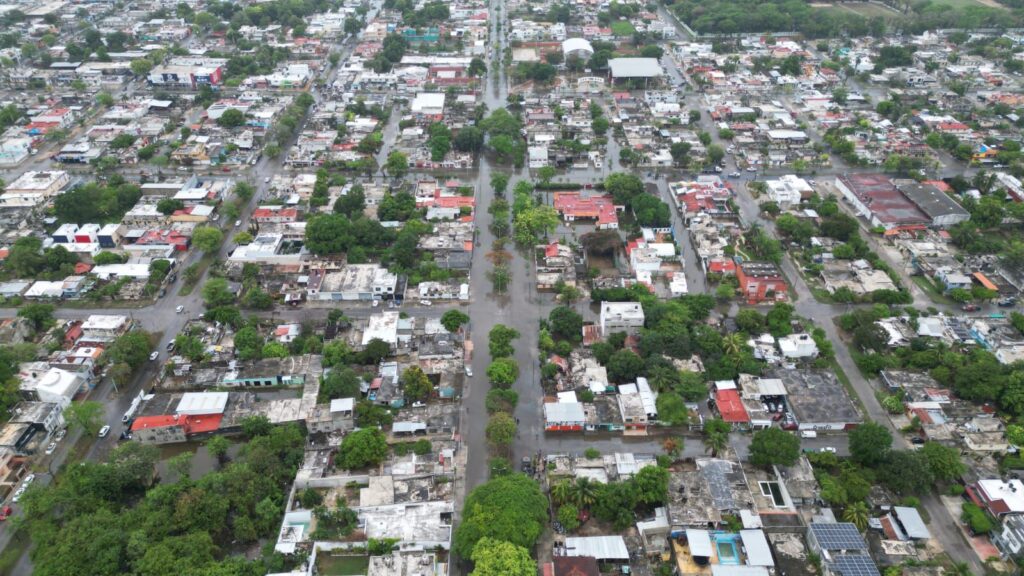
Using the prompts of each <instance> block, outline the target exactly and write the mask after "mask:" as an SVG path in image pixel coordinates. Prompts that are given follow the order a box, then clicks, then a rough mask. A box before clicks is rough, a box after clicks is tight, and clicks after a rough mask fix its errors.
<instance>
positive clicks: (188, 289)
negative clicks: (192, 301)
mask: <svg viewBox="0 0 1024 576" xmlns="http://www.w3.org/2000/svg"><path fill="white" fill-rule="evenodd" d="M216 259H217V255H216V254H204V255H203V257H202V258H200V259H199V262H197V263H196V264H198V266H197V267H196V278H202V277H203V272H206V269H207V268H209V267H210V264H213V262H214V261H215V260H216ZM197 283H198V281H197ZM195 288H196V284H189V282H188V281H187V280H184V279H183V280H182V282H181V289H180V290H178V296H188V295H189V294H191V293H192V291H193V290H195Z"/></svg>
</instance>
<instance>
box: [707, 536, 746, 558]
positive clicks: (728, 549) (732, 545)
mask: <svg viewBox="0 0 1024 576" xmlns="http://www.w3.org/2000/svg"><path fill="white" fill-rule="evenodd" d="M711 538H712V540H714V542H715V550H716V551H717V552H718V563H719V564H726V565H737V564H740V551H739V547H738V546H737V545H736V541H737V540H738V539H739V536H738V535H737V534H729V533H728V532H715V533H714V534H712V536H711Z"/></svg>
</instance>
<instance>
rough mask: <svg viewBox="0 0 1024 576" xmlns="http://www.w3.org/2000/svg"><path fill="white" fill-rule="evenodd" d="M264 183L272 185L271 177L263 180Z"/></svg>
mask: <svg viewBox="0 0 1024 576" xmlns="http://www.w3.org/2000/svg"><path fill="white" fill-rule="evenodd" d="M263 183H264V184H270V176H267V177H266V178H264V179H263Z"/></svg>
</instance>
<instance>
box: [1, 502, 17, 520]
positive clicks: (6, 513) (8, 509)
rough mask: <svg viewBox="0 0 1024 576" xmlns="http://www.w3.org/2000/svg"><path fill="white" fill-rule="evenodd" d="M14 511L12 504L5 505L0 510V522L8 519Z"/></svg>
mask: <svg viewBox="0 0 1024 576" xmlns="http://www.w3.org/2000/svg"><path fill="white" fill-rule="evenodd" d="M12 512H14V511H13V510H11V507H10V506H4V507H3V509H2V510H0V522H2V521H4V520H7V518H8V517H9V516H10V515H11V513H12Z"/></svg>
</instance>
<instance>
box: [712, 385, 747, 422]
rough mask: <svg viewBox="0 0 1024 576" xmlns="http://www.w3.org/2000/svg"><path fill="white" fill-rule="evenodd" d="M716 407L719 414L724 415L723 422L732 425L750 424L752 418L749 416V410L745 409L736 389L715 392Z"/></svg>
mask: <svg viewBox="0 0 1024 576" xmlns="http://www.w3.org/2000/svg"><path fill="white" fill-rule="evenodd" d="M715 405H716V406H717V407H718V413H719V414H721V415H722V420H725V421H726V422H729V423H730V424H746V423H747V422H750V416H749V415H748V414H747V409H746V408H744V407H743V401H742V400H741V399H740V393H739V392H737V391H736V389H735V388H728V389H725V390H717V391H716V392H715Z"/></svg>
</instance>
